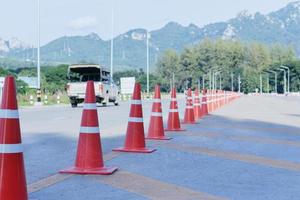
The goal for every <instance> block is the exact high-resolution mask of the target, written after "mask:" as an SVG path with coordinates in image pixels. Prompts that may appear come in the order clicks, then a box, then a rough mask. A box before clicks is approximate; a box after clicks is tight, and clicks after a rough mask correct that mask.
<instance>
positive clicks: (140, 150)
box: [113, 147, 156, 153]
mask: <svg viewBox="0 0 300 200" xmlns="http://www.w3.org/2000/svg"><path fill="white" fill-rule="evenodd" d="M113 151H118V152H127V153H152V152H154V151H156V149H147V148H141V149H129V148H125V147H120V148H117V149H113Z"/></svg>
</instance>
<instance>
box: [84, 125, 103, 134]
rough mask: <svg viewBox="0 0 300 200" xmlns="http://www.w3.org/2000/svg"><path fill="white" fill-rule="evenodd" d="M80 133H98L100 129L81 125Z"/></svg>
mask: <svg viewBox="0 0 300 200" xmlns="http://www.w3.org/2000/svg"><path fill="white" fill-rule="evenodd" d="M80 133H100V130H99V127H95V126H81V127H80Z"/></svg>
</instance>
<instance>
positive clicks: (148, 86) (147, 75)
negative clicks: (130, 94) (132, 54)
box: [147, 30, 150, 97]
mask: <svg viewBox="0 0 300 200" xmlns="http://www.w3.org/2000/svg"><path fill="white" fill-rule="evenodd" d="M149 87H150V86H149V32H148V30H147V96H148V97H149Z"/></svg>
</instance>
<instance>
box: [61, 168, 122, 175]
mask: <svg viewBox="0 0 300 200" xmlns="http://www.w3.org/2000/svg"><path fill="white" fill-rule="evenodd" d="M117 170H118V168H117V167H99V168H88V169H84V168H78V167H72V168H69V169H65V170H61V171H59V173H61V174H94V175H110V174H113V173H114V172H115V171H117Z"/></svg>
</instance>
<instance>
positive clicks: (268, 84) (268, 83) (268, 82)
mask: <svg viewBox="0 0 300 200" xmlns="http://www.w3.org/2000/svg"><path fill="white" fill-rule="evenodd" d="M267 92H268V94H269V92H270V77H269V74H267Z"/></svg>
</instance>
